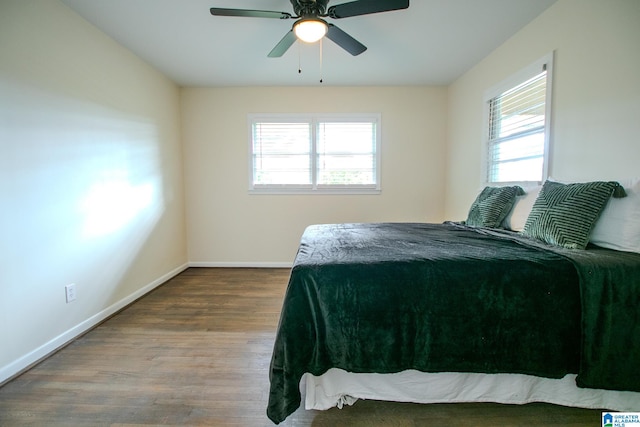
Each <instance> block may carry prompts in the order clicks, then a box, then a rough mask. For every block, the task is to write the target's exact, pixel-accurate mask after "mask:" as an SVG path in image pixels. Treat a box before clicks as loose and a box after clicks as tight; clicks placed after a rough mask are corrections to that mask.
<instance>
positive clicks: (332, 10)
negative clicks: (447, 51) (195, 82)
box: [210, 0, 409, 58]
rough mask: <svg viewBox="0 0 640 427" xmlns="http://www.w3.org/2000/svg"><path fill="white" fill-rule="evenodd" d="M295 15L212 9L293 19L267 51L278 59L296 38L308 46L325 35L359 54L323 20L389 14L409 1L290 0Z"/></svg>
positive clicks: (356, 46) (352, 41)
mask: <svg viewBox="0 0 640 427" xmlns="http://www.w3.org/2000/svg"><path fill="white" fill-rule="evenodd" d="M290 1H291V4H292V5H293V11H294V13H295V15H292V14H290V13H287V12H275V11H270V10H250V9H226V8H220V7H212V8H211V9H210V11H211V14H212V15H214V16H239V17H250V18H275V19H296V22H294V23H293V27H292V28H291V30H289V32H288V33H287V34H285V36H284V37H283V38H282V40H280V41H279V42H278V44H277V45H276V46H275V47H274V48H273V50H271V52H269V55H268V56H269V57H270V58H278V57H280V56H282V55H284V53H285V52H286V51H287V50H288V49H289V48H290V47H291V45H293V43H294V42H295V41H296V39H300V40H302V41H305V42H307V43H314V42H316V41H318V40H320V39H322V38H323V37H324V36H325V35H326V36H327V38H329V40H331V41H333V42H334V43H336V44H337V45H338V46H340V47H341V48H343V49H344V50H346V51H347V52H349V53H350V54H351V55H354V56H356V55H360V54H361V53H362V52H364V51H365V50H367V47H366V46H365V45H363V44H362V43H360V42H359V41H358V40H356V39H354V38H353V37H351V36H350V35H349V34H347V33H346V32H344V31H342V30H341V29H340V28H338V27H336V26H335V25H333V24H330V23H327V21H325V20H324V19H322V18H331V19H341V18H349V17H351V16H360V15H368V14H371V13H379V12H389V11H392V10H399V9H406V8H408V7H409V0H357V1H351V2H348V3H342V4H338V5H335V6H331V7H329V8H328V9H327V4H328V3H329V0H290Z"/></svg>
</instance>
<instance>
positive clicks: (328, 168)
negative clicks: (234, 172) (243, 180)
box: [249, 114, 380, 193]
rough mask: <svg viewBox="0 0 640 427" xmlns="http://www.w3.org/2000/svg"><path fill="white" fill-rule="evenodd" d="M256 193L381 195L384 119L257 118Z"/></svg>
mask: <svg viewBox="0 0 640 427" xmlns="http://www.w3.org/2000/svg"><path fill="white" fill-rule="evenodd" d="M249 122H250V165H249V169H250V191H252V192H270V193H274V192H285V193H290V192H302V193H307V192H312V193H316V192H325V193H331V192H349V193H353V192H364V193H370V192H374V193H376V192H379V191H380V168H379V164H380V115H379V114H374V115H371V114H367V115H332V116H321V115H291V114H289V115H251V116H249Z"/></svg>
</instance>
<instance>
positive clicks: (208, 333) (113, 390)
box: [0, 268, 601, 427]
mask: <svg viewBox="0 0 640 427" xmlns="http://www.w3.org/2000/svg"><path fill="white" fill-rule="evenodd" d="M288 274H289V272H288V270H283V269H223V268H218V269H208V268H191V269H188V270H186V271H185V272H183V273H182V274H180V275H179V276H177V277H175V278H173V279H172V280H170V281H168V282H167V283H166V284H164V285H163V286H161V287H159V288H157V289H156V290H155V291H153V292H151V293H150V294H148V295H147V296H145V297H144V298H142V299H141V300H139V301H138V302H136V303H135V304H133V305H131V306H130V307H128V308H126V309H125V310H123V311H122V312H120V313H118V314H117V315H116V316H114V317H112V318H111V319H109V320H108V321H106V322H104V323H103V324H101V325H100V326H98V327H97V328H95V329H94V330H92V331H91V332H89V333H87V334H85V335H84V336H82V337H80V338H79V339H77V340H75V341H74V342H73V343H71V344H70V345H68V346H67V347H66V348H64V349H63V350H61V351H59V352H58V353H56V354H54V355H52V356H51V357H49V358H48V359H46V360H44V361H43V362H42V363H40V364H39V365H37V366H36V367H34V368H32V369H31V370H29V371H28V372H26V373H24V374H23V375H21V376H19V377H18V378H16V379H14V380H13V381H11V382H9V383H7V384H5V385H4V386H3V387H1V388H0V425H1V426H23V425H33V426H73V425H79V426H94V425H95V426H124V425H128V426H132V425H159V426H169V425H176V426H178V425H179V426H184V425H205V426H248V427H251V426H271V425H273V424H272V423H271V422H270V421H269V419H268V418H267V417H266V415H265V409H266V405H267V396H268V389H269V382H268V367H269V361H270V357H271V349H272V345H273V340H274V335H275V330H276V326H277V323H278V318H279V311H280V307H281V304H282V298H283V295H284V291H285V287H286V283H287V279H288ZM281 425H284V426H600V425H601V413H600V411H593V410H584V409H575V408H566V407H561V406H554V405H548V404H531V405H523V406H515V405H497V404H450V405H446V404H445V405H413V404H402V403H389V402H376V401H359V402H357V403H356V404H355V405H354V406H352V407H346V408H344V409H336V408H334V409H331V410H328V411H305V410H304V409H299V410H298V411H297V412H295V413H294V414H293V415H291V416H290V417H289V418H288V419H287V420H286V421H285V422H284V423H282V424H281Z"/></svg>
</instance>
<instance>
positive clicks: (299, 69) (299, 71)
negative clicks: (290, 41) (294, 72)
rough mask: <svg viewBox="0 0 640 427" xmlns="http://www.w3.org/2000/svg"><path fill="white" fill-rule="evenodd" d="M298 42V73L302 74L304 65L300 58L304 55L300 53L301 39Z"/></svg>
mask: <svg viewBox="0 0 640 427" xmlns="http://www.w3.org/2000/svg"><path fill="white" fill-rule="evenodd" d="M296 44H297V45H298V74H302V65H301V59H300V57H301V56H302V55H301V54H300V41H299V40H298V41H297V42H296Z"/></svg>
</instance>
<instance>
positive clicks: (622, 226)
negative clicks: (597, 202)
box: [591, 179, 640, 253]
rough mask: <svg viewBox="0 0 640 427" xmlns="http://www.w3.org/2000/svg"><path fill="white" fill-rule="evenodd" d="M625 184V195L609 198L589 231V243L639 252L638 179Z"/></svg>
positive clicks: (639, 196) (639, 204)
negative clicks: (623, 196)
mask: <svg viewBox="0 0 640 427" xmlns="http://www.w3.org/2000/svg"><path fill="white" fill-rule="evenodd" d="M627 184H628V185H625V191H626V193H627V197H625V198H624V199H611V200H609V203H607V205H606V206H605V208H604V210H603V211H602V215H600V219H598V222H596V226H595V227H594V228H593V232H592V233H591V243H593V244H595V245H598V246H601V247H603V248H609V249H615V250H618V251H625V252H638V253H640V179H636V180H629V182H628V183H627Z"/></svg>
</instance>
